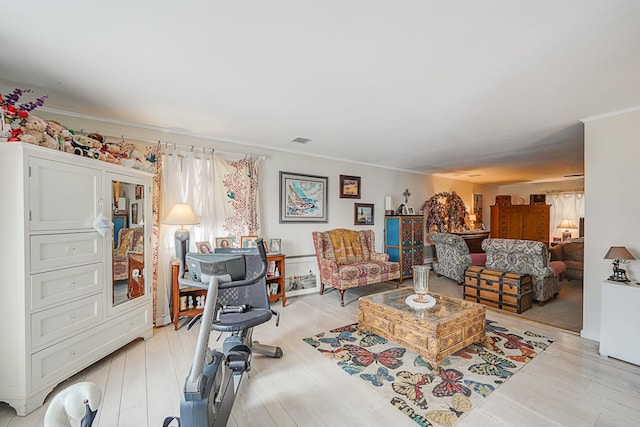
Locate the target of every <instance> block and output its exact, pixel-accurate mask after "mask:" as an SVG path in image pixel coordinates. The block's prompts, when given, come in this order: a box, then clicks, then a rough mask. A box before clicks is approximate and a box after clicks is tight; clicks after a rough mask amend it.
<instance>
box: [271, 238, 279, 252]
mask: <svg viewBox="0 0 640 427" xmlns="http://www.w3.org/2000/svg"><path fill="white" fill-rule="evenodd" d="M281 250H282V239H269V253H270V254H279V253H280V251H281Z"/></svg>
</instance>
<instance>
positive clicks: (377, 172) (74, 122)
mask: <svg viewBox="0 0 640 427" xmlns="http://www.w3.org/2000/svg"><path fill="white" fill-rule="evenodd" d="M38 116H40V117H42V118H45V119H52V120H57V121H59V122H60V123H61V124H62V125H63V126H65V127H69V128H72V129H74V130H76V131H80V130H84V132H85V133H89V132H98V133H102V134H103V135H105V136H108V137H110V138H109V140H113V138H114V137H116V138H117V137H119V136H121V135H122V136H124V138H125V139H127V140H131V141H132V142H137V141H142V142H147V143H151V144H153V142H154V141H162V143H164V142H165V141H169V143H177V144H179V145H183V146H187V147H188V146H189V145H191V144H193V145H195V146H196V147H203V146H205V147H215V149H216V150H218V152H220V151H225V150H227V151H230V152H235V153H239V154H242V153H254V154H263V155H264V156H265V157H266V158H265V160H264V161H263V162H262V165H261V180H260V196H259V197H260V203H261V215H262V218H261V223H262V231H261V237H264V238H265V239H270V238H280V239H282V250H283V253H285V254H286V255H287V256H302V255H311V254H314V253H315V252H314V249H313V240H312V237H311V232H312V231H315V230H329V229H332V228H339V227H344V228H351V229H365V228H372V229H373V230H374V231H375V234H376V248H377V250H378V251H382V250H383V244H384V242H383V237H384V197H385V196H387V195H390V196H392V197H393V200H394V207H397V206H398V205H399V204H400V203H404V197H403V196H402V193H403V192H404V191H405V189H409V191H410V193H411V196H410V197H409V201H408V205H409V206H413V207H414V208H415V209H416V211H418V209H419V208H420V206H421V205H422V203H424V202H425V201H426V200H427V199H428V198H430V197H431V196H433V195H434V194H435V193H438V192H441V191H449V192H450V191H454V190H455V191H456V192H457V193H458V194H459V195H460V197H461V198H462V199H463V201H464V202H465V204H466V205H467V208H469V209H470V208H471V200H472V194H473V193H484V192H485V191H490V190H488V189H489V187H486V186H482V185H477V184H471V183H467V182H462V181H454V180H451V179H447V178H440V177H434V176H426V175H421V174H416V173H411V172H404V171H398V170H392V169H385V168H379V167H374V166H367V165H362V164H355V163H349V162H345V161H339V160H334V159H325V158H318V157H311V156H306V155H303V154H295V153H290V152H281V151H274V150H268V149H264V148H261V147H253V146H247V145H241V144H234V143H229V142H223V141H214V140H211V139H206V138H202V137H200V136H198V135H185V134H182V133H181V134H174V133H171V132H169V131H166V130H162V131H161V130H158V129H154V128H145V127H142V126H139V125H136V124H133V123H126V122H115V121H104V120H99V119H96V118H93V117H86V116H82V115H68V114H63V113H59V112H54V111H40V110H38ZM296 148H297V149H298V150H301V151H302V150H304V146H301V148H298V147H296ZM372 149H374V147H372ZM232 157H233V156H232ZM235 158H237V156H235ZM280 171H284V172H294V173H302V174H309V175H319V176H326V177H328V187H329V188H328V193H329V200H328V209H329V212H328V220H329V221H328V222H327V223H285V224H281V223H280V222H279V210H278V206H279V191H280V183H279V176H280V175H279V174H280ZM340 175H354V176H359V177H361V193H362V197H361V198H360V199H341V198H340V197H339V195H340V187H339V178H340ZM493 198H494V196H493V195H491V196H490V197H484V200H483V202H484V205H485V206H484V212H486V213H487V214H486V215H485V220H484V222H485V224H486V225H487V228H488V225H489V222H488V220H489V216H488V212H489V205H490V201H492V200H493ZM354 203H373V204H375V206H374V225H373V226H371V227H369V226H361V225H360V226H355V225H354V212H353V211H354Z"/></svg>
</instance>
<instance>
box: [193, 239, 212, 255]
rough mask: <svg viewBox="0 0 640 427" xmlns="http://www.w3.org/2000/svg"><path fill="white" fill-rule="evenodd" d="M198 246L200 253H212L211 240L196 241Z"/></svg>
mask: <svg viewBox="0 0 640 427" xmlns="http://www.w3.org/2000/svg"><path fill="white" fill-rule="evenodd" d="M196 248H197V249H198V253H199V254H212V253H213V249H211V244H210V243H209V242H196Z"/></svg>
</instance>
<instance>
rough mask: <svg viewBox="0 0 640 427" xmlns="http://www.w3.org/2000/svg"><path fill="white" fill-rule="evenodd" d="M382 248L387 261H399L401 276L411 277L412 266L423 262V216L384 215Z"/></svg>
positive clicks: (404, 277) (403, 277)
mask: <svg viewBox="0 0 640 427" xmlns="http://www.w3.org/2000/svg"><path fill="white" fill-rule="evenodd" d="M384 250H385V252H386V253H388V254H389V261H395V262H399V263H400V271H401V278H402V279H406V278H409V277H413V268H412V267H413V266H414V265H422V264H424V217H423V216H422V215H396V216H385V217H384Z"/></svg>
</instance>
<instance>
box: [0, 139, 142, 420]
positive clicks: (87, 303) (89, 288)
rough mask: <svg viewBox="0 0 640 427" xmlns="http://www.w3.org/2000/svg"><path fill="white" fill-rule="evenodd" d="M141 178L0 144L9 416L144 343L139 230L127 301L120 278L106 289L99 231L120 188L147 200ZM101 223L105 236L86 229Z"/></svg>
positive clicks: (0, 295)
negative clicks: (136, 190)
mask: <svg viewBox="0 0 640 427" xmlns="http://www.w3.org/2000/svg"><path fill="white" fill-rule="evenodd" d="M151 178H152V175H151V174H148V173H145V172H140V171H137V170H133V169H127V168H124V167H121V166H117V165H112V164H108V163H106V162H102V161H98V160H94V159H88V158H83V157H81V156H75V155H71V154H68V153H63V152H58V151H54V150H51V149H47V148H42V147H37V146H34V145H29V144H23V143H0V194H2V197H3V198H4V203H3V209H0V224H1V225H0V227H1V233H0V235H1V236H2V239H0V277H1V278H2V280H1V283H2V286H0V312H2V313H3V316H4V318H5V319H8V321H6V322H2V323H0V336H1V337H2V344H3V345H2V347H3V351H1V352H0V378H1V380H0V401H4V402H7V403H8V404H9V405H11V406H13V407H14V408H15V409H16V412H17V414H18V415H25V414H27V413H29V412H31V411H33V410H35V409H36V408H38V407H40V406H41V405H42V403H43V401H44V399H45V397H46V396H47V394H49V393H50V392H51V390H53V388H54V387H55V386H56V385H57V384H59V383H60V382H62V381H64V380H65V379H67V378H69V377H70V376H72V375H74V374H75V373H77V372H79V371H81V370H82V369H84V368H86V367H87V366H89V365H91V364H92V363H94V362H96V361H98V360H100V359H101V358H103V357H104V356H106V355H108V354H109V353H111V352H113V351H115V350H116V349H118V348H119V347H121V346H123V345H125V344H127V343H128V342H130V341H132V340H134V339H136V338H137V337H142V338H144V339H148V338H150V337H151V336H152V319H151V317H152V303H151V292H150V291H149V284H148V283H145V282H144V281H140V279H142V278H144V277H145V269H148V266H149V265H150V260H151V251H150V250H148V249H147V248H151V245H150V244H149V241H150V236H151V233H150V230H149V229H147V228H149V227H147V228H142V229H141V230H139V232H138V234H139V235H140V236H142V237H141V238H140V239H139V240H138V242H137V243H136V248H135V249H136V251H137V255H135V256H137V257H138V259H137V262H138V264H137V268H133V269H132V270H131V271H134V270H137V271H136V273H135V276H136V277H137V278H138V281H136V280H135V279H133V280H134V282H135V284H136V285H137V288H136V289H135V291H134V292H128V290H129V280H130V279H131V278H130V277H126V273H125V278H124V280H115V276H114V266H115V265H116V260H115V255H114V249H115V245H114V239H113V229H112V228H109V227H108V225H109V224H111V221H112V218H113V214H114V204H115V202H116V200H117V199H118V198H122V197H126V196H124V192H125V191H126V190H125V189H127V188H128V185H129V184H130V185H133V186H135V185H142V186H143V188H144V193H146V194H150V191H151ZM116 190H117V192H116ZM131 195H133V193H131ZM150 201H151V197H148V196H147V197H146V198H143V199H141V200H139V201H138V202H139V203H140V209H141V210H143V211H144V213H142V215H144V216H145V221H144V223H145V224H151V217H150V212H151V209H150ZM147 205H148V206H147ZM102 216H103V218H104V220H105V221H103V222H102V225H106V227H104V228H99V227H98V228H94V227H96V225H98V224H99V222H98V220H99V219H100V218H101V217H102ZM143 227H144V226H143ZM118 243H119V244H122V242H118ZM129 255H130V254H129V253H128V252H127V253H126V257H125V258H126V259H127V260H128V259H129ZM127 271H129V270H128V269H127ZM119 288H121V289H122V296H120V295H119V294H120V292H119V290H118V289H119Z"/></svg>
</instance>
